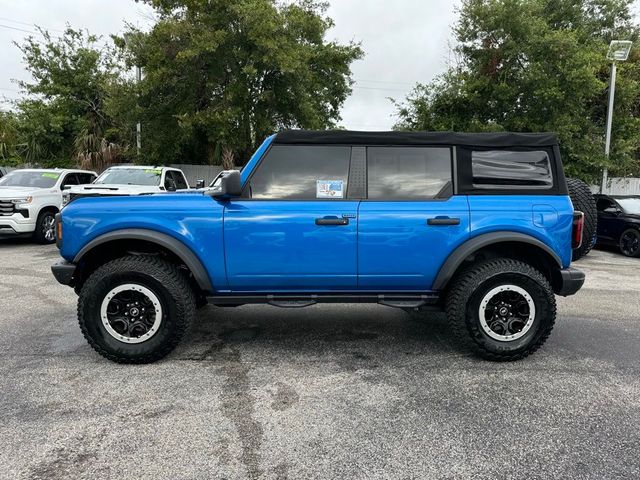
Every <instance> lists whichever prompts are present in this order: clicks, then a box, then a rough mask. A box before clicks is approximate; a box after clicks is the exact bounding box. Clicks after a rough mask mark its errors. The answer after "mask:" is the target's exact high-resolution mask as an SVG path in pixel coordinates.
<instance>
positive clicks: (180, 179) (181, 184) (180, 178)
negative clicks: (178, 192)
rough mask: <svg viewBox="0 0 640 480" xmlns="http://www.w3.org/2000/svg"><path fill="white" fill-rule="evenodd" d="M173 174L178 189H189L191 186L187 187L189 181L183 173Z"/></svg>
mask: <svg viewBox="0 0 640 480" xmlns="http://www.w3.org/2000/svg"><path fill="white" fill-rule="evenodd" d="M171 173H173V179H174V181H175V182H176V188H178V189H181V188H189V185H187V181H186V180H185V179H184V175H183V174H182V172H175V171H174V172H171Z"/></svg>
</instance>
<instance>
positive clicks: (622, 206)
mask: <svg viewBox="0 0 640 480" xmlns="http://www.w3.org/2000/svg"><path fill="white" fill-rule="evenodd" d="M595 197H596V207H597V208H598V244H600V245H611V246H615V247H617V248H618V249H619V250H620V252H622V253H623V254H624V255H626V256H627V257H638V256H640V195H633V196H632V195H630V196H616V195H596V196H595Z"/></svg>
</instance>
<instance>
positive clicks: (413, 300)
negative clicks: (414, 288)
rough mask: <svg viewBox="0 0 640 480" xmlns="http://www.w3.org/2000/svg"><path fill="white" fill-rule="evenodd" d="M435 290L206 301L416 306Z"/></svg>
mask: <svg viewBox="0 0 640 480" xmlns="http://www.w3.org/2000/svg"><path fill="white" fill-rule="evenodd" d="M439 299H440V297H439V296H438V294H435V293H433V294H422V295H419V294H414V293H413V294H412V293H410V294H401V293H391V294H388V293H385V294H366V293H365V294H332V293H329V294H312V295H296V294H265V295H234V294H229V295H212V296H209V297H207V301H208V302H209V303H211V304H213V305H217V306H220V307H224V306H227V307H235V306H238V305H247V304H268V305H273V306H275V307H280V308H302V307H309V306H311V305H315V304H316V303H379V304H380V305H386V306H387V307H395V308H420V307H424V306H427V305H435V304H436V303H437V302H438V300H439Z"/></svg>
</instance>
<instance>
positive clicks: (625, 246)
mask: <svg viewBox="0 0 640 480" xmlns="http://www.w3.org/2000/svg"><path fill="white" fill-rule="evenodd" d="M619 247H620V251H621V252H622V254H623V255H626V256H627V257H638V256H640V231H638V230H636V229H635V228H629V229H627V230H625V231H624V232H622V235H620V243H619Z"/></svg>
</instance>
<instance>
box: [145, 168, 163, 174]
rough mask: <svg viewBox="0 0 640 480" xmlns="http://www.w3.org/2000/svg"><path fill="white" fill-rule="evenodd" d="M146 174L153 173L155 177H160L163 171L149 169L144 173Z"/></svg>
mask: <svg viewBox="0 0 640 480" xmlns="http://www.w3.org/2000/svg"><path fill="white" fill-rule="evenodd" d="M144 173H153V174H155V175H160V174H161V173H162V170H161V169H159V168H148V169H146V170H145V171H144Z"/></svg>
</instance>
